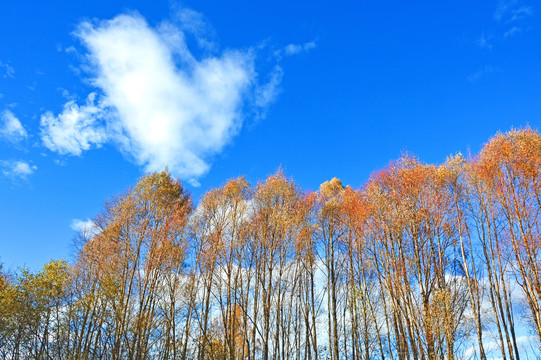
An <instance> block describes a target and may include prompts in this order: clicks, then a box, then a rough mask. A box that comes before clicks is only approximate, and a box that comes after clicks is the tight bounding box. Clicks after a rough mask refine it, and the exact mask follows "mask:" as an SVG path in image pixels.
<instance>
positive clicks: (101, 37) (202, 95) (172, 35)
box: [41, 11, 281, 183]
mask: <svg viewBox="0 0 541 360" xmlns="http://www.w3.org/2000/svg"><path fill="white" fill-rule="evenodd" d="M203 19H204V18H203V17H202V16H199V15H198V13H196V12H194V11H188V12H186V11H185V12H180V13H179V15H178V17H177V19H176V20H175V21H177V23H175V22H164V23H162V24H160V25H159V26H157V27H151V26H149V25H148V23H147V22H146V21H145V19H144V18H143V17H141V16H140V15H137V14H129V15H120V16H117V17H116V18H114V19H112V20H106V21H99V22H95V23H90V22H84V23H82V24H81V25H80V26H79V28H78V30H77V36H78V37H79V39H80V40H81V42H82V43H83V45H84V46H85V48H86V50H87V58H88V61H89V66H90V69H91V76H92V84H93V85H95V86H96V88H97V91H98V92H99V94H100V95H99V96H98V97H92V98H89V100H87V102H86V104H84V105H77V103H75V102H74V101H70V102H68V103H67V104H66V105H65V107H64V111H63V112H62V113H60V114H58V115H54V114H52V113H51V112H48V113H45V114H44V115H43V116H42V118H41V136H42V140H43V143H44V144H45V146H47V147H48V148H49V149H51V150H52V151H57V152H59V153H64V154H73V155H79V154H81V153H82V151H84V150H88V149H90V148H92V147H93V146H96V147H97V146H100V144H103V143H105V142H111V143H113V144H115V145H116V146H117V147H118V148H119V149H120V150H122V151H123V153H124V154H126V155H127V156H128V157H129V158H130V159H133V160H134V161H135V162H136V163H137V164H140V165H142V166H144V167H145V169H146V170H149V171H155V170H161V169H163V168H164V167H165V166H167V167H169V169H170V171H171V172H173V173H174V174H175V175H176V176H179V177H181V178H183V179H185V180H190V181H192V182H193V183H196V179H197V178H198V177H200V176H202V175H203V174H205V173H206V172H207V171H208V170H209V167H210V165H209V159H210V158H211V157H212V155H214V154H216V153H218V152H220V151H221V150H222V149H223V148H224V146H225V145H226V144H228V143H229V142H231V140H232V138H233V137H234V136H235V135H236V134H237V133H238V131H239V129H240V127H241V125H242V122H243V113H244V112H243V109H244V108H245V107H246V106H258V107H266V106H268V105H269V104H270V102H271V101H272V100H273V98H274V97H273V96H259V97H258V96H257V93H261V92H262V93H264V94H273V88H275V87H277V86H278V85H279V84H278V83H279V80H280V79H281V77H279V76H276V77H271V79H270V81H269V83H267V84H259V83H258V80H257V79H258V78H260V76H259V75H261V74H258V73H257V72H256V70H255V65H254V60H255V53H254V51H253V50H251V49H246V50H227V51H224V52H222V53H221V54H216V53H214V54H213V55H205V56H203V58H201V59H197V58H196V56H195V55H194V54H193V53H192V52H191V51H190V50H189V49H188V45H187V42H186V37H187V35H188V32H189V31H190V32H191V33H190V36H193V37H195V38H196V39H199V40H201V43H200V46H206V45H205V44H208V43H209V42H205V41H204V40H205V38H206V36H204V35H203V34H206V32H205V31H204V28H205V27H206V26H208V25H207V23H205V22H204V20H203ZM178 22H180V24H179V23H178ZM201 44H202V45H201ZM209 46H210V45H209ZM280 76H281V75H280ZM261 89H266V90H261ZM250 99H252V100H250ZM253 99H259V100H257V101H254V100H253ZM250 101H254V104H249V102H250Z"/></svg>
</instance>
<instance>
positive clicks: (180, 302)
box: [0, 128, 541, 360]
mask: <svg viewBox="0 0 541 360" xmlns="http://www.w3.org/2000/svg"><path fill="white" fill-rule="evenodd" d="M540 211H541V136H540V135H539V133H538V132H536V131H534V130H531V129H529V128H528V129H523V130H512V131H510V132H508V133H506V134H498V135H496V136H495V137H493V138H492V139H491V140H490V141H489V142H488V143H487V144H486V145H485V146H484V148H483V149H482V151H481V152H480V153H479V154H478V155H477V156H475V157H473V158H472V159H465V158H464V157H462V156H461V155H457V156H453V157H449V158H448V159H447V161H446V162H445V163H443V164H442V165H438V166H436V165H430V164H424V163H421V162H420V161H419V160H417V159H415V158H414V157H411V156H404V157H402V158H401V159H399V160H398V161H395V162H392V163H391V164H390V165H389V166H388V167H387V168H385V169H384V170H381V171H379V172H377V173H374V174H373V175H372V176H371V177H370V179H369V181H368V182H367V184H365V186H364V187H363V188H362V189H359V190H354V189H352V188H351V187H345V186H343V185H342V183H341V182H340V181H339V180H338V179H332V180H331V181H328V182H325V183H323V184H322V185H321V187H320V189H319V191H317V192H313V193H304V192H302V191H301V189H300V188H299V187H298V186H297V185H296V184H295V183H294V182H293V181H292V180H291V179H289V178H287V177H286V176H284V174H283V173H282V172H281V171H278V172H277V173H276V174H274V175H271V176H269V177H268V178H267V179H266V180H265V181H263V182H260V183H258V184H257V185H256V186H251V185H250V184H249V183H248V182H247V181H246V180H245V179H244V178H242V177H241V178H237V179H233V180H229V181H228V182H227V183H225V184H224V185H223V186H221V187H220V188H217V189H213V190H210V191H208V192H207V193H206V194H205V195H204V196H203V197H202V199H201V200H200V202H199V204H198V205H197V206H194V204H193V202H192V199H191V197H190V195H189V194H188V193H187V192H186V191H185V189H184V188H183V187H182V185H181V184H180V183H179V182H178V181H175V180H173V179H172V178H171V176H170V174H169V173H168V172H167V171H165V172H161V173H154V174H149V175H147V176H145V177H143V178H142V179H141V180H140V181H139V182H138V184H137V185H136V186H135V187H133V188H132V189H130V190H128V191H127V192H126V193H125V194H123V195H121V196H118V197H116V198H113V199H112V200H110V201H109V202H107V204H106V205H105V209H104V211H103V212H102V213H101V214H100V215H98V216H97V217H96V218H95V219H94V223H95V227H93V228H89V229H86V231H82V232H81V234H80V235H79V240H80V241H79V244H80V245H79V250H78V252H77V256H76V258H75V259H74V260H73V261H72V263H71V264H68V263H66V262H65V261H52V262H50V263H49V264H47V265H46V266H45V267H44V268H43V270H42V271H40V272H38V273H30V272H28V271H25V270H22V271H19V272H17V273H7V272H2V271H0V273H1V275H0V356H1V357H3V358H8V359H18V358H29V359H30V358H32V359H51V358H52V359H197V360H203V359H231V360H233V359H254V360H255V359H263V360H270V359H272V360H286V359H298V360H300V359H302V360H317V359H331V360H339V359H363V360H364V359H366V360H368V359H376V358H378V359H379V358H381V359H396V360H410V359H412V360H416V359H429V360H432V359H443V358H447V359H455V358H479V359H482V360H485V359H487V357H492V356H498V357H501V358H503V359H511V360H519V358H520V356H521V355H523V354H522V353H521V348H520V341H519V339H518V338H519V335H520V334H517V332H518V330H517V323H518V322H519V321H521V322H523V320H526V321H527V322H528V324H529V326H530V334H531V335H530V336H529V340H531V342H532V344H531V346H532V351H539V350H540V345H541V275H540V270H541V269H540V267H541V243H540V241H541V237H540V223H539V220H540V219H539V216H540ZM517 307H520V308H521V311H520V312H519V311H518V309H517ZM519 313H520V314H522V315H520V316H521V318H520V319H518V316H519V315H517V314H519Z"/></svg>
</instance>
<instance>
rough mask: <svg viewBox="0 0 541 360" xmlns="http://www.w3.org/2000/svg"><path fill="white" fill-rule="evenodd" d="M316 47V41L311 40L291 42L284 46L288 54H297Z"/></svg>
mask: <svg viewBox="0 0 541 360" xmlns="http://www.w3.org/2000/svg"><path fill="white" fill-rule="evenodd" d="M315 47H316V43H315V42H314V41H310V42H307V43H304V44H289V45H287V46H286V47H285V48H284V53H285V54H286V55H295V54H298V53H300V52H303V51H309V50H311V49H314V48H315Z"/></svg>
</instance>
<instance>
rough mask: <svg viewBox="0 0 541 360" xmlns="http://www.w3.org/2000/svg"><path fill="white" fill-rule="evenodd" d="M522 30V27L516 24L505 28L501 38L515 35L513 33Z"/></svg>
mask: <svg viewBox="0 0 541 360" xmlns="http://www.w3.org/2000/svg"><path fill="white" fill-rule="evenodd" d="M521 32H522V29H521V28H519V27H518V26H513V27H512V28H511V29H509V30H507V31H506V32H505V33H504V34H503V38H504V39H507V38H508V37H511V36H515V35H518V34H520V33H521Z"/></svg>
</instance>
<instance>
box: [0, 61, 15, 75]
mask: <svg viewBox="0 0 541 360" xmlns="http://www.w3.org/2000/svg"><path fill="white" fill-rule="evenodd" d="M0 70H1V71H2V72H3V74H1V75H2V77H4V78H13V77H14V75H15V69H14V68H13V66H11V65H9V64H6V63H3V62H2V61H0Z"/></svg>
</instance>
